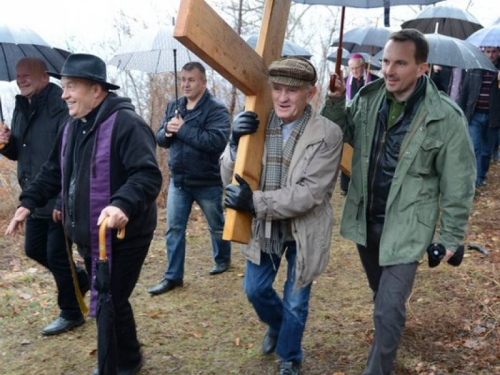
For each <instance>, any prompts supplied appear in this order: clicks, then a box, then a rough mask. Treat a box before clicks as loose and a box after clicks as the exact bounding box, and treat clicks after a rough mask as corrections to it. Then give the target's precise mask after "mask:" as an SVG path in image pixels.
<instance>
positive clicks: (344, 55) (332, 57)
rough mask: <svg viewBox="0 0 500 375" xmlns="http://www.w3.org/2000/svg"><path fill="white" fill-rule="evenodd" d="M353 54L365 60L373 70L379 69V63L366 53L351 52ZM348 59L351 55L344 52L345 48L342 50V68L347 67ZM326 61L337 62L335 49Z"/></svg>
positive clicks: (346, 51)
mask: <svg viewBox="0 0 500 375" xmlns="http://www.w3.org/2000/svg"><path fill="white" fill-rule="evenodd" d="M353 53H358V54H360V55H361V56H363V59H364V60H365V62H370V64H371V67H372V68H373V70H377V69H380V62H379V61H376V60H374V59H373V58H372V57H371V56H370V55H369V54H368V53H364V52H353ZM350 57H351V53H350V52H349V51H348V50H346V49H345V48H342V65H344V66H347V65H349V58H350ZM326 59H327V60H328V61H331V62H337V48H334V49H333V52H332V53H331V54H329V55H328V57H327V58H326Z"/></svg>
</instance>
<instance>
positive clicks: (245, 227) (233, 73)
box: [174, 0, 290, 243]
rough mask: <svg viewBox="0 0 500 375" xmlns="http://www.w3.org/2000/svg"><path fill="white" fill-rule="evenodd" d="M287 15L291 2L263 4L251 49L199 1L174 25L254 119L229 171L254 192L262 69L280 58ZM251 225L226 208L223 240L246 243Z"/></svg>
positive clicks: (265, 108) (265, 87) (189, 2)
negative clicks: (233, 90) (240, 98)
mask: <svg viewBox="0 0 500 375" xmlns="http://www.w3.org/2000/svg"><path fill="white" fill-rule="evenodd" d="M289 13H290V1H288V0H267V1H266V3H265V8H264V15H263V20H262V25H261V28H260V34H259V40H258V42H257V47H256V49H255V50H253V49H252V48H251V47H250V46H249V45H248V44H247V43H246V42H245V41H244V40H243V39H242V38H241V37H240V36H239V35H238V34H237V33H236V32H235V31H234V30H233V29H232V28H231V27H230V26H229V25H228V24H227V23H226V22H225V21H224V20H223V19H222V18H221V17H220V16H219V15H218V14H217V13H216V12H215V11H214V10H213V9H212V8H211V7H210V6H209V5H208V4H207V3H205V1H203V0H182V1H181V6H180V9H179V15H178V16H177V21H176V24H175V29H174V37H175V38H176V39H177V40H179V41H180V42H181V43H182V44H184V45H185V46H186V47H187V48H189V49H190V50H191V51H193V52H194V53H195V54H196V55H198V57H200V58H201V59H202V60H203V61H205V62H206V63H207V64H209V65H210V66H211V67H212V68H214V69H215V70H217V71H218V72H219V73H220V74H221V75H222V76H223V77H224V78H226V79H227V80H228V81H229V82H231V83H232V84H233V85H234V86H236V87H237V88H238V89H239V90H240V91H242V92H243V93H244V94H245V95H246V101H245V110H247V111H254V112H256V113H257V114H258V116H259V119H260V126H259V130H258V131H257V133H255V134H252V135H249V136H244V137H242V138H241V139H240V142H239V145H238V153H237V155H236V164H235V168H234V172H235V173H238V174H239V175H240V176H243V177H244V178H245V180H247V181H248V183H249V184H250V186H251V187H252V189H253V190H255V189H258V188H259V180H260V173H261V170H262V154H263V152H264V138H265V128H266V124H267V120H268V117H269V113H270V111H271V108H272V101H271V93H270V89H269V84H268V82H267V67H268V66H269V64H270V63H271V62H272V61H274V60H276V59H278V58H279V57H280V56H281V49H282V46H283V41H284V39H285V32H286V25H287V22H288V15H289ZM233 182H235V181H234V179H233ZM251 222H252V217H251V215H249V214H247V213H244V212H238V211H235V210H228V211H227V214H226V225H225V227H224V233H223V238H224V239H226V240H230V241H234V242H239V243H248V242H249V240H250V232H251Z"/></svg>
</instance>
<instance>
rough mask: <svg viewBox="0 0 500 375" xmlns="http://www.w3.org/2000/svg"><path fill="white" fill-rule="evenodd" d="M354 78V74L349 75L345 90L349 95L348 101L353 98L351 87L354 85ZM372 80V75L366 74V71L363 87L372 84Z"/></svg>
mask: <svg viewBox="0 0 500 375" xmlns="http://www.w3.org/2000/svg"><path fill="white" fill-rule="evenodd" d="M353 78H354V77H353V76H352V74H349V76H348V77H347V85H346V86H347V87H346V88H345V89H346V95H347V100H351V99H352V97H351V85H352V80H353ZM371 81H372V80H371V74H368V75H367V74H366V70H365V72H364V73H363V82H364V84H363V86H364V85H366V84H368V83H370V82H371Z"/></svg>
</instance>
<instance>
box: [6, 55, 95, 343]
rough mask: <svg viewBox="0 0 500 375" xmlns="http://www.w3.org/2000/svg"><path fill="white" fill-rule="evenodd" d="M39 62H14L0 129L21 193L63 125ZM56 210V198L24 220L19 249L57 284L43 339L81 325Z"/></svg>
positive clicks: (63, 111)
mask: <svg viewBox="0 0 500 375" xmlns="http://www.w3.org/2000/svg"><path fill="white" fill-rule="evenodd" d="M46 70H47V66H46V65H45V62H44V61H43V60H40V59H36V58H24V59H22V60H20V61H19V62H18V63H17V66H16V73H17V85H18V86H19V89H20V91H21V95H17V96H16V106H15V109H14V116H13V118H12V124H11V130H9V129H8V128H7V127H2V128H0V143H1V144H4V145H5V146H4V148H3V149H2V150H1V151H0V152H1V153H2V154H3V155H5V156H6V157H7V158H9V159H11V160H17V178H18V181H19V185H20V186H21V188H22V189H25V188H27V187H28V186H29V185H30V183H31V182H33V180H34V179H35V176H36V175H37V173H38V172H39V171H40V169H41V167H42V164H43V163H44V162H45V161H46V160H47V158H48V157H49V154H50V150H51V149H52V147H53V145H54V142H55V140H56V138H57V133H58V131H59V129H60V128H61V127H62V126H63V125H64V124H65V123H66V122H67V120H68V118H69V116H68V108H67V106H66V103H65V102H64V101H63V100H62V99H61V93H62V90H61V89H60V88H59V87H58V86H57V85H54V84H53V83H49V76H48V75H47V73H46ZM60 210H61V208H60V207H59V205H56V198H53V199H50V200H49V201H48V202H47V204H45V206H43V207H40V208H37V209H36V210H34V211H33V213H32V214H31V215H30V216H29V217H28V218H27V220H26V232H25V243H24V249H25V252H26V255H27V256H28V257H30V258H31V259H33V260H35V261H37V262H38V263H40V264H41V265H43V266H44V267H46V268H48V269H49V271H50V272H51V273H52V275H53V276H54V279H55V281H56V285H57V291H58V294H57V303H58V305H59V309H60V310H61V313H60V315H59V317H58V318H57V319H56V320H55V321H53V322H52V323H51V324H49V325H48V326H47V327H45V328H44V329H43V330H42V334H43V335H57V334H59V333H62V332H65V331H67V330H69V329H72V328H74V327H77V326H79V325H82V324H83V323H85V319H84V317H83V315H82V313H81V311H80V307H79V305H78V301H77V296H76V294H75V288H74V287H73V281H72V276H71V269H70V263H69V259H68V254H67V252H66V241H65V238H64V229H63V226H62V223H61V211H60ZM75 270H76V273H77V275H78V281H79V285H80V290H81V292H83V294H85V292H86V291H87V290H88V289H89V280H88V277H87V273H86V272H85V271H84V270H83V269H80V268H79V267H76V266H75Z"/></svg>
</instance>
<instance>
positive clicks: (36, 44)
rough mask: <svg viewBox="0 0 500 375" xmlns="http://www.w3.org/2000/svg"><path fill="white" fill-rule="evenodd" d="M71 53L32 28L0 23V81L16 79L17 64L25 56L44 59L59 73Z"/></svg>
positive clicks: (51, 69) (49, 66) (52, 70)
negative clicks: (54, 45) (52, 43)
mask: <svg viewBox="0 0 500 375" xmlns="http://www.w3.org/2000/svg"><path fill="white" fill-rule="evenodd" d="M69 54H70V52H68V51H65V50H62V49H59V48H53V47H51V46H50V45H49V44H48V43H47V42H45V41H44V40H43V39H42V38H41V37H40V36H39V35H38V34H37V33H35V32H34V31H32V30H30V29H26V28H21V27H9V26H6V25H0V81H13V80H14V79H16V64H17V62H18V61H19V60H20V59H22V58H23V57H36V58H39V59H42V60H43V61H45V63H46V64H47V68H48V70H49V71H51V72H55V73H59V72H60V71H61V68H62V66H63V64H64V62H65V61H66V58H67V57H68V56H69Z"/></svg>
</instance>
